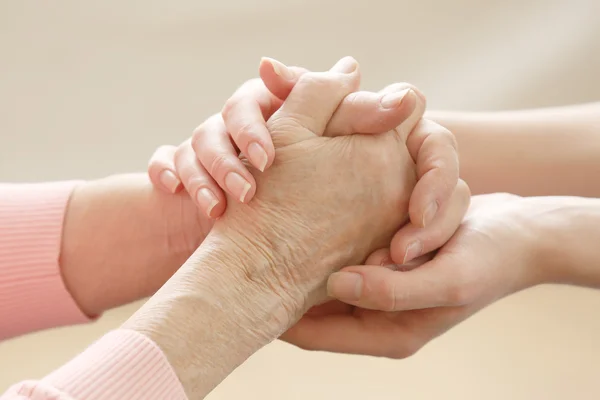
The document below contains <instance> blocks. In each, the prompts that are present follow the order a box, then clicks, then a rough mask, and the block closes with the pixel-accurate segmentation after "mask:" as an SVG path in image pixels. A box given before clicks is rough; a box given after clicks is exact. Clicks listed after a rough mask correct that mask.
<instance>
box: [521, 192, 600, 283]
mask: <svg viewBox="0 0 600 400" xmlns="http://www.w3.org/2000/svg"><path fill="white" fill-rule="evenodd" d="M527 201H529V202H530V203H531V207H530V210H531V211H530V215H529V216H528V218H530V220H531V221H532V224H533V225H534V226H536V227H537V230H536V231H535V236H536V240H537V241H538V243H541V244H542V246H541V247H540V248H539V249H540V250H541V251H540V252H539V253H540V254H541V257H542V258H541V261H542V262H540V263H538V264H539V269H540V270H545V271H546V272H548V274H546V279H544V281H548V282H553V283H563V284H572V285H577V286H587V287H594V288H600V245H599V244H600V199H587V198H580V197H547V198H531V199H527Z"/></svg>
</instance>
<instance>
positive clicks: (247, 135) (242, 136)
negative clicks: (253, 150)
mask: <svg viewBox="0 0 600 400" xmlns="http://www.w3.org/2000/svg"><path fill="white" fill-rule="evenodd" d="M256 131H257V129H256V128H255V125H254V124H253V123H251V122H246V123H243V124H242V125H240V127H239V128H238V129H237V132H231V134H232V135H233V136H234V139H235V142H236V144H237V145H238V146H240V145H242V144H245V143H246V142H250V140H251V139H253V138H254V137H255V136H256Z"/></svg>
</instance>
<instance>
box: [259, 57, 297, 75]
mask: <svg viewBox="0 0 600 400" xmlns="http://www.w3.org/2000/svg"><path fill="white" fill-rule="evenodd" d="M263 60H264V61H265V62H268V63H269V64H271V67H273V71H274V72H275V74H277V75H278V76H280V77H282V78H283V79H285V80H287V81H291V80H292V79H294V74H293V73H292V71H290V69H289V68H288V67H287V66H286V65H285V64H283V63H281V62H279V61H277V60H275V59H273V58H269V57H263Z"/></svg>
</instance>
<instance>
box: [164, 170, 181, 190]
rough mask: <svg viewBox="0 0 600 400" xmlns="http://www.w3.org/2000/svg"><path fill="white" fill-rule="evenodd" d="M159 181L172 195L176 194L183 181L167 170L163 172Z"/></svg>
mask: <svg viewBox="0 0 600 400" xmlns="http://www.w3.org/2000/svg"><path fill="white" fill-rule="evenodd" d="M159 179H160V182H161V183H162V184H163V185H164V187H165V188H166V189H167V190H168V191H169V192H171V193H175V191H176V190H177V188H178V187H179V185H180V184H181V181H180V180H179V179H177V177H176V176H175V174H174V173H173V172H171V171H169V170H168V169H165V170H164V171H163V172H161V174H160V177H159Z"/></svg>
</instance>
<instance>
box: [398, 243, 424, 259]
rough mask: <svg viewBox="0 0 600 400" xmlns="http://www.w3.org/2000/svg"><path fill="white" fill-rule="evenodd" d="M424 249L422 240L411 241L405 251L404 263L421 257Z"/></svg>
mask: <svg viewBox="0 0 600 400" xmlns="http://www.w3.org/2000/svg"><path fill="white" fill-rule="evenodd" d="M422 251H423V245H422V244H421V242H420V241H418V240H415V241H414V242H411V243H409V245H408V246H406V252H405V253H404V261H402V264H406V263H407V262H409V261H412V260H414V259H415V258H417V257H419V256H420V255H421V252H422Z"/></svg>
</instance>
